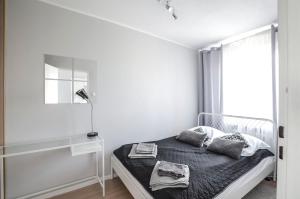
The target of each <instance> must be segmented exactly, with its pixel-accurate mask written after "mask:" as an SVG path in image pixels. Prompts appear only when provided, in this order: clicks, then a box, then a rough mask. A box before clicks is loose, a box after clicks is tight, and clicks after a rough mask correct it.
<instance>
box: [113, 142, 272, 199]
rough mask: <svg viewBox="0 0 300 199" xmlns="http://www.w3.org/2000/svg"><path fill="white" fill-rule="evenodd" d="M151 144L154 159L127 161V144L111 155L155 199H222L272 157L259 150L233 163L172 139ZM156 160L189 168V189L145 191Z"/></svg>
mask: <svg viewBox="0 0 300 199" xmlns="http://www.w3.org/2000/svg"><path fill="white" fill-rule="evenodd" d="M155 143H156V144H157V145H158V155H157V158H156V159H129V158H128V157H127V156H128V153H129V151H130V149H131V146H132V145H131V144H129V145H124V146H122V147H120V148H119V149H117V150H115V151H114V155H115V156H116V157H117V158H118V160H119V161H120V162H121V163H122V165H123V166H124V167H125V168H126V169H127V170H128V171H129V172H130V173H131V175H132V176H134V178H135V179H136V180H137V181H138V182H139V183H140V184H141V185H142V186H143V187H144V189H145V190H146V191H147V192H148V193H149V194H150V195H151V196H152V197H153V198H157V199H160V198H164V199H167V198H174V199H188V198H199V199H201V198H203V199H204V198H205V199H209V198H224V197H223V196H222V195H221V194H225V195H226V191H227V192H229V193H231V192H232V189H230V188H232V187H231V186H232V184H233V183H234V182H235V181H238V179H239V178H240V177H241V176H243V175H246V174H247V173H248V172H250V170H251V169H253V168H255V167H256V166H257V165H258V164H259V163H261V162H262V160H264V159H267V158H268V157H272V156H273V154H272V153H271V152H269V151H268V150H259V151H257V152H256V153H255V154H254V155H253V156H251V157H242V158H241V159H240V160H233V159H231V158H229V157H227V156H224V155H219V154H215V153H212V152H209V151H207V150H206V148H204V147H201V148H199V147H193V146H191V145H188V144H185V143H182V142H179V141H177V140H176V139H175V137H170V138H167V139H163V140H159V141H156V142H155ZM157 160H165V161H170V162H177V163H183V164H187V165H189V167H190V172H191V177H190V185H189V187H188V188H186V189H180V188H178V189H174V188H173V189H171V188H168V189H162V190H159V191H155V192H152V191H151V189H150V188H149V181H150V176H151V173H152V170H153V167H154V165H155V163H156V161H157ZM268 165H269V164H268ZM253 175H255V173H254V174H253ZM266 175H267V174H266ZM257 183H258V182H257ZM254 186H255V185H254ZM227 195H228V194H227Z"/></svg>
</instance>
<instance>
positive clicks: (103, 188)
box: [102, 141, 105, 197]
mask: <svg viewBox="0 0 300 199" xmlns="http://www.w3.org/2000/svg"><path fill="white" fill-rule="evenodd" d="M104 154H105V153H104V141H103V143H102V182H103V187H102V190H103V191H102V193H103V197H104V196H105V173H104V172H105V169H104V165H105V164H104V159H105V158H104Z"/></svg>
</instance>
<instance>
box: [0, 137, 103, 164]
mask: <svg viewBox="0 0 300 199" xmlns="http://www.w3.org/2000/svg"><path fill="white" fill-rule="evenodd" d="M88 144H99V145H100V146H102V145H103V139H102V138H100V137H98V136H97V137H94V138H88V137H87V136H86V134H78V135H72V136H67V137H61V138H55V139H46V140H39V141H34V142H24V143H17V144H11V145H7V146H1V149H0V157H1V158H3V157H12V156H19V155H24V154H31V153H37V152H43V151H51V150H56V149H64V148H70V147H75V146H79V145H88Z"/></svg>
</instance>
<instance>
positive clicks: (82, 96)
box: [76, 89, 89, 100]
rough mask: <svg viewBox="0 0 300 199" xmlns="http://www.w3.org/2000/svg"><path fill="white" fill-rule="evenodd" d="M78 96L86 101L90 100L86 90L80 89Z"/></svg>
mask: <svg viewBox="0 0 300 199" xmlns="http://www.w3.org/2000/svg"><path fill="white" fill-rule="evenodd" d="M76 95H78V96H80V97H81V98H82V99H84V100H88V99H89V96H88V94H87V93H86V91H85V90H84V89H80V90H78V91H77V92H76Z"/></svg>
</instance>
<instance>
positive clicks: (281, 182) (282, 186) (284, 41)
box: [277, 0, 288, 199]
mask: <svg viewBox="0 0 300 199" xmlns="http://www.w3.org/2000/svg"><path fill="white" fill-rule="evenodd" d="M287 33H288V3H287V0H278V45H279V110H278V111H279V118H278V125H279V126H283V127H284V137H285V138H283V139H282V138H278V146H279V147H280V146H283V157H284V158H283V160H281V159H279V158H278V157H277V158H278V161H277V164H278V166H277V198H278V199H286V198H287V196H286V157H287V156H286V148H287V147H286V143H285V142H286V140H287V136H288V135H287V132H288V129H287V128H288V125H287V110H288V103H287V99H288V83H287V79H288V78H287V75H288V54H287V53H288V50H287V49H288V37H287V36H288V34H287ZM278 150H279V148H278ZM277 154H279V151H278V153H277Z"/></svg>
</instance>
